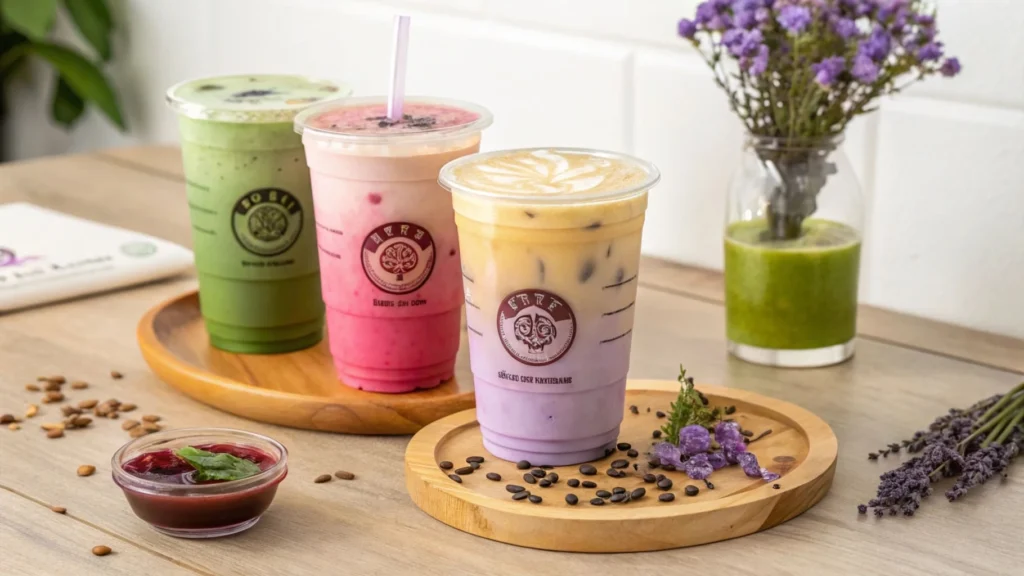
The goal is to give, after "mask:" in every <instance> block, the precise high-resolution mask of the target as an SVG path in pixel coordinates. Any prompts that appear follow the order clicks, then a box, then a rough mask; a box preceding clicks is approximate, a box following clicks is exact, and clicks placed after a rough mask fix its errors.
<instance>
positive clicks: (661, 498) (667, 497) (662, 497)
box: [658, 492, 676, 502]
mask: <svg viewBox="0 0 1024 576" xmlns="http://www.w3.org/2000/svg"><path fill="white" fill-rule="evenodd" d="M675 499H676V495H675V494H673V493H671V492H665V493H664V494H661V495H659V496H658V500H659V501H661V502H671V501H673V500H675Z"/></svg>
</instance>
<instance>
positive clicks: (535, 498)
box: [530, 494, 544, 504]
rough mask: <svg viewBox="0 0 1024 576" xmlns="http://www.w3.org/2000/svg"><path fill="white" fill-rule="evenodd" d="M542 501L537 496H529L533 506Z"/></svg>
mask: <svg viewBox="0 0 1024 576" xmlns="http://www.w3.org/2000/svg"><path fill="white" fill-rule="evenodd" d="M543 501H544V499H543V498H541V497H540V496H537V495H536V494H530V502H533V503H534V504H540V503H541V502H543Z"/></svg>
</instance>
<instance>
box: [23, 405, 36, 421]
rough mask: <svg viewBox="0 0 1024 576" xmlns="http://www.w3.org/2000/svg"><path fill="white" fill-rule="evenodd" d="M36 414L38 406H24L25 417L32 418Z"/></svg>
mask: <svg viewBox="0 0 1024 576" xmlns="http://www.w3.org/2000/svg"><path fill="white" fill-rule="evenodd" d="M36 414H39V406H36V405H35V404H29V405H28V408H25V418H34V417H35V415H36Z"/></svg>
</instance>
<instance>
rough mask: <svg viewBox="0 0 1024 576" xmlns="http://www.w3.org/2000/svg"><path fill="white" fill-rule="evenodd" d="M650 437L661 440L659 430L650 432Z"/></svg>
mask: <svg viewBox="0 0 1024 576" xmlns="http://www.w3.org/2000/svg"><path fill="white" fill-rule="evenodd" d="M651 437H653V438H661V430H655V431H654V432H651Z"/></svg>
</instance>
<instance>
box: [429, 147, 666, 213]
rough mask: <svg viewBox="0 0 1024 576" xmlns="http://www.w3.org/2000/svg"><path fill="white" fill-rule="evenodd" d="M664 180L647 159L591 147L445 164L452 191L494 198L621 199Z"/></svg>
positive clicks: (443, 177)
mask: <svg viewBox="0 0 1024 576" xmlns="http://www.w3.org/2000/svg"><path fill="white" fill-rule="evenodd" d="M660 179H661V173H660V172H659V171H658V169H657V168H656V167H655V166H654V164H651V163H650V162H647V161H645V160H641V159H639V158H635V157H633V156H629V155H627V154H619V153H617V152H607V151H604V150H593V149H589V148H520V149H516V150H498V151H495V152H487V153H482V154H471V155H469V156H463V157H462V158H459V159H456V160H453V161H451V162H449V163H448V164H446V165H445V166H444V167H443V168H441V173H440V175H439V177H438V181H439V182H440V183H441V186H443V187H445V188H446V189H448V190H450V191H451V192H453V193H457V194H465V195H468V196H475V197H478V198H486V199H489V200H492V201H496V202H505V203H523V204H579V203H590V202H604V201H610V200H620V199H625V198H629V197H631V196H636V195H639V194H642V193H643V192H646V191H647V190H649V189H650V188H651V187H653V186H654V185H655V184H657V183H658V181H659V180H660Z"/></svg>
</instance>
